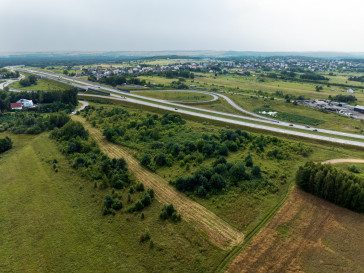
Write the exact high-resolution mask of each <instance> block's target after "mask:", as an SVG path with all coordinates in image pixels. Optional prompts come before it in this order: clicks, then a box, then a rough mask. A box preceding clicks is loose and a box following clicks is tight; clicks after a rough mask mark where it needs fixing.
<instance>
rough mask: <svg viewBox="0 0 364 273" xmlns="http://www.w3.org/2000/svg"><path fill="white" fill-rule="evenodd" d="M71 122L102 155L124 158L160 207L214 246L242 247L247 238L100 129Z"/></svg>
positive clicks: (78, 118)
mask: <svg viewBox="0 0 364 273" xmlns="http://www.w3.org/2000/svg"><path fill="white" fill-rule="evenodd" d="M72 119H74V120H77V121H80V122H82V123H83V124H84V126H85V128H86V129H87V130H88V131H89V133H90V135H91V136H92V137H93V138H94V139H95V140H97V141H98V143H99V144H100V147H101V149H102V151H103V152H104V153H106V154H107V155H108V156H110V157H111V158H120V157H123V158H124V159H125V160H126V162H127V163H128V168H129V170H130V171H131V172H133V173H134V175H135V177H136V178H137V179H138V180H140V181H141V182H142V183H143V184H144V185H145V186H146V187H147V188H153V189H154V191H155V196H156V198H157V199H158V200H159V201H160V202H161V203H164V204H169V203H172V204H173V206H174V207H175V208H176V209H177V211H178V212H179V213H181V215H182V218H183V219H184V220H185V221H187V222H191V223H192V224H193V226H195V227H196V228H197V229H198V230H199V231H200V230H202V231H203V232H204V233H205V234H206V235H207V236H208V238H209V240H210V241H211V242H212V243H214V244H215V245H217V246H218V247H220V248H222V249H227V248H230V247H232V246H235V245H237V244H239V243H240V242H241V241H242V240H243V239H244V235H243V234H242V233H241V232H239V231H238V230H236V229H234V228H233V227H231V226H230V225H229V224H228V223H227V222H225V221H224V220H222V219H221V218H219V217H218V216H216V215H215V214H214V213H212V212H211V211H209V210H208V209H206V208H205V207H203V206H201V205H200V204H198V203H196V202H195V201H193V200H191V199H189V198H188V197H187V196H185V195H184V194H183V193H181V192H179V191H177V190H176V189H175V188H174V187H173V186H171V185H169V183H168V182H167V181H166V180H164V179H163V178H161V177H160V176H158V175H157V174H155V173H153V172H151V171H149V170H147V169H146V168H144V167H142V166H141V165H140V164H139V162H138V160H136V159H135V158H134V157H133V155H132V152H131V151H130V150H129V149H127V148H126V147H123V146H121V145H116V144H113V143H111V142H109V141H107V140H106V139H105V138H104V137H103V136H102V134H101V132H100V131H99V130H98V129H96V128H93V127H91V126H90V125H89V124H88V123H87V122H86V121H85V119H83V118H82V117H80V116H73V117H72Z"/></svg>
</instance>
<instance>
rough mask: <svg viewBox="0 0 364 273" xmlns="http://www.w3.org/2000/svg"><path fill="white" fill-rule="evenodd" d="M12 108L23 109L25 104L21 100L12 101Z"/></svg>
mask: <svg viewBox="0 0 364 273" xmlns="http://www.w3.org/2000/svg"><path fill="white" fill-rule="evenodd" d="M10 108H11V110H21V109H23V104H22V103H21V102H20V103H17V102H16V103H10Z"/></svg>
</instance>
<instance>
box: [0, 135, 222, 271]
mask: <svg viewBox="0 0 364 273" xmlns="http://www.w3.org/2000/svg"><path fill="white" fill-rule="evenodd" d="M4 136H5V134H0V137H4ZM10 137H11V138H12V140H13V142H14V147H13V149H11V150H10V151H8V152H6V153H4V154H2V155H1V158H0V173H1V183H0V194H1V199H0V215H1V218H0V242H1V244H0V253H1V255H0V271H2V272H90V271H94V272H170V271H172V270H173V271H178V272H211V271H212V269H213V268H214V267H215V266H216V265H217V264H218V263H219V261H221V259H222V257H223V256H224V255H225V254H224V253H225V252H224V251H222V250H220V249H219V248H217V247H215V246H213V245H212V244H211V243H209V241H208V240H207V238H206V235H205V234H204V233H202V232H196V230H195V228H194V227H193V226H191V225H190V224H189V223H188V222H186V221H185V220H182V222H180V223H177V224H175V223H172V222H169V221H166V222H164V221H161V220H159V212H160V210H161V208H162V204H161V203H159V202H158V201H154V202H153V204H152V205H151V206H150V207H148V208H147V209H145V210H144V211H143V212H144V214H145V219H144V220H142V219H141V218H140V214H135V215H134V214H129V213H121V214H117V215H116V216H108V217H104V216H102V213H101V207H102V204H101V202H102V201H101V200H102V199H103V196H104V195H105V194H106V192H105V191H102V190H95V189H94V188H93V183H91V182H90V181H86V180H85V179H84V178H82V177H80V176H79V175H78V174H77V172H76V171H75V170H73V169H71V168H70V167H69V163H68V161H67V160H66V159H65V158H64V157H63V155H62V154H60V153H59V151H58V148H57V146H56V144H55V143H54V142H53V141H51V140H49V138H48V135H47V134H42V135H39V136H27V135H25V136H24V135H10ZM54 159H57V161H58V163H57V166H58V170H59V171H58V172H57V173H56V172H55V171H54V169H53V167H52V165H53V163H52V164H51V163H49V162H50V161H53V160H54ZM125 202H126V201H125ZM146 228H148V229H149V230H150V234H151V239H152V240H153V242H154V247H153V248H150V244H149V242H146V243H140V242H139V236H140V234H141V233H142V232H143V231H144V230H145V229H146Z"/></svg>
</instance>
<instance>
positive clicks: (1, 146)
mask: <svg viewBox="0 0 364 273" xmlns="http://www.w3.org/2000/svg"><path fill="white" fill-rule="evenodd" d="M12 147H13V142H12V141H11V139H10V138H9V137H7V136H6V137H5V138H2V139H0V153H3V152H6V151H7V150H10V149H11V148H12Z"/></svg>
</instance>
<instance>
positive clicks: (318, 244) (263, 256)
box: [227, 189, 364, 272]
mask: <svg viewBox="0 0 364 273" xmlns="http://www.w3.org/2000/svg"><path fill="white" fill-rule="evenodd" d="M363 253H364V216H363V215H361V214H358V213H355V212H352V211H349V210H347V209H343V208H341V207H338V206H336V205H334V204H331V203H329V202H326V201H324V200H322V199H319V198H317V197H315V196H313V195H311V194H308V193H305V192H303V191H300V190H298V189H293V191H292V193H291V195H290V197H289V199H288V200H287V202H286V203H285V205H284V206H283V207H282V208H281V210H280V211H279V212H278V213H277V215H276V216H275V217H274V218H273V220H272V221H271V222H270V223H269V224H268V226H266V227H265V228H264V229H263V230H262V231H261V232H260V233H259V234H258V235H257V236H256V237H255V238H254V240H253V241H252V242H251V244H250V245H249V246H248V247H247V248H246V249H244V250H243V252H242V253H240V254H239V255H238V256H237V257H236V258H235V260H234V261H233V263H232V264H231V265H230V267H229V268H228V270H227V272H364V258H363V256H362V255H363Z"/></svg>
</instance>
